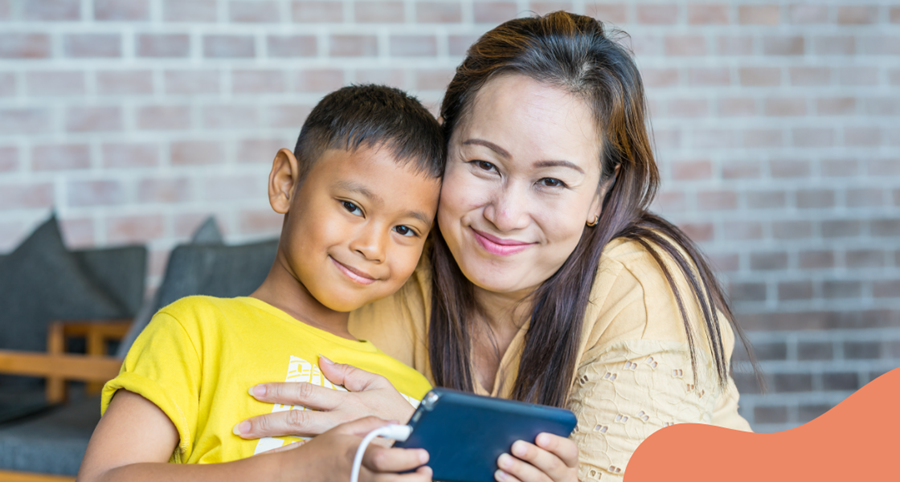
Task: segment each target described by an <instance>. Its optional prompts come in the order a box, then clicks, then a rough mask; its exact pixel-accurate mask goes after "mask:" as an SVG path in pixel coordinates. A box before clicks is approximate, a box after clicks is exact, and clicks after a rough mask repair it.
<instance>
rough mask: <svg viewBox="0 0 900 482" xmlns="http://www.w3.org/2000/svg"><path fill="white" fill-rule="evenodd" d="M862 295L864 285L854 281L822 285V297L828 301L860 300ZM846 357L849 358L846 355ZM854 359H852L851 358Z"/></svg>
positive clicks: (840, 281) (832, 282)
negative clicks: (842, 299)
mask: <svg viewBox="0 0 900 482" xmlns="http://www.w3.org/2000/svg"><path fill="white" fill-rule="evenodd" d="M861 294H862V283H860V282H859V281H852V280H836V281H825V282H824V283H822V295H823V296H824V297H825V298H826V299H832V298H858V297H859V296H860V295H861ZM844 356H847V354H846V353H845V354H844ZM850 358H852V357H850Z"/></svg>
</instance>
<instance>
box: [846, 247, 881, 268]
mask: <svg viewBox="0 0 900 482" xmlns="http://www.w3.org/2000/svg"><path fill="white" fill-rule="evenodd" d="M884 254H885V253H884V252H883V251H878V250H873V249H856V250H850V251H847V253H846V254H845V255H844V266H845V267H847V268H850V269H859V268H881V267H883V266H885V262H884V257H885V256H884Z"/></svg>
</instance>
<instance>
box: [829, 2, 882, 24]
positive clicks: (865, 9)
mask: <svg viewBox="0 0 900 482" xmlns="http://www.w3.org/2000/svg"><path fill="white" fill-rule="evenodd" d="M837 20H838V23H839V24H842V25H862V24H867V23H875V22H877V21H878V7H874V6H871V7H870V6H842V7H838V12H837Z"/></svg>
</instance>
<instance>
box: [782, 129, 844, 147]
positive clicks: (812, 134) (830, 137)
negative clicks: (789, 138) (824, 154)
mask: <svg viewBox="0 0 900 482" xmlns="http://www.w3.org/2000/svg"><path fill="white" fill-rule="evenodd" d="M836 135H837V134H836V133H835V131H834V129H832V128H830V127H828V128H825V127H823V128H803V127H800V128H796V129H794V130H793V137H794V145H795V146H797V147H816V148H820V147H831V146H834V145H835V137H836Z"/></svg>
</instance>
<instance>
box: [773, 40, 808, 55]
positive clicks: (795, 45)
mask: <svg viewBox="0 0 900 482" xmlns="http://www.w3.org/2000/svg"><path fill="white" fill-rule="evenodd" d="M804 52H805V45H804V43H803V37H799V36H778V37H774V36H773V37H764V38H763V53H764V54H766V55H803V53H804Z"/></svg>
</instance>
